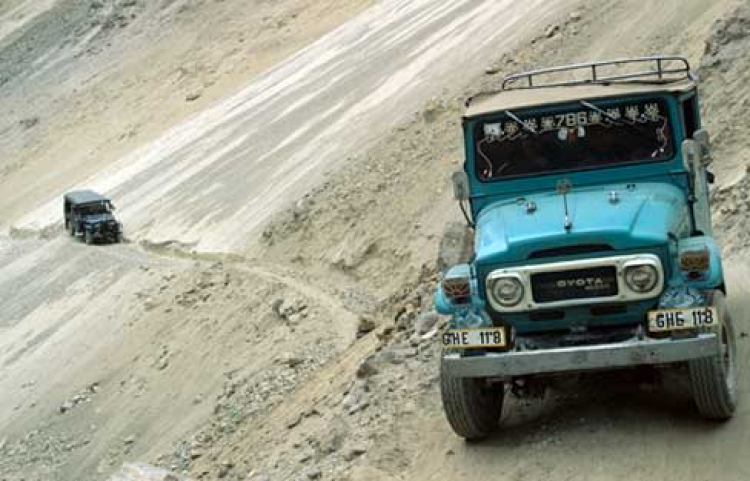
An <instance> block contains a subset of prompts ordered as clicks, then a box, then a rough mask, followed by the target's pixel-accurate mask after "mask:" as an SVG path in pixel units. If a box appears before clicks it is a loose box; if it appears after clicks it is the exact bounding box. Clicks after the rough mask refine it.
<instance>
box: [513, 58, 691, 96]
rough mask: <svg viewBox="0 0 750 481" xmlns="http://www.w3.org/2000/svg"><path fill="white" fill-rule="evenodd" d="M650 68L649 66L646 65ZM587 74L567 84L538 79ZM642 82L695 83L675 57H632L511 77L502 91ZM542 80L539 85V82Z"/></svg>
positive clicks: (686, 65)
mask: <svg viewBox="0 0 750 481" xmlns="http://www.w3.org/2000/svg"><path fill="white" fill-rule="evenodd" d="M643 64H646V66H645V68H646V69H645V70H639V71H636V72H623V73H614V72H610V74H609V75H606V73H607V72H601V70H607V68H608V67H609V69H608V70H610V71H611V70H615V68H616V67H622V66H633V65H643ZM649 64H650V65H649ZM584 71H585V72H586V73H587V75H586V77H584V78H580V79H575V80H566V81H558V82H546V83H545V82H544V81H543V79H540V78H539V77H542V76H545V75H553V74H559V73H565V72H567V73H574V74H575V73H580V72H584ZM638 79H640V80H644V81H654V82H674V81H678V80H682V79H689V80H696V77H695V76H694V75H693V74H692V72H691V71H690V63H688V61H687V59H685V58H684V57H677V56H651V57H634V58H623V59H618V60H608V61H603V62H588V63H578V64H571V65H563V66H560V67H552V68H544V69H539V70H530V71H528V72H521V73H517V74H513V75H508V76H507V77H505V78H504V79H503V85H502V89H501V90H517V89H533V88H544V87H563V86H570V85H585V84H602V83H612V82H619V81H624V80H638ZM523 80H526V82H527V85H517V84H518V83H519V82H521V81H523ZM540 80H542V81H540Z"/></svg>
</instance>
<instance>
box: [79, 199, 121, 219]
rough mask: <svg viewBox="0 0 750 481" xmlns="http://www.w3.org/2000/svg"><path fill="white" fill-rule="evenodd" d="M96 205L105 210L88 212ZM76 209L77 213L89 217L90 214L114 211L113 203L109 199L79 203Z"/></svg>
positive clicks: (104, 213) (103, 213)
mask: <svg viewBox="0 0 750 481" xmlns="http://www.w3.org/2000/svg"><path fill="white" fill-rule="evenodd" d="M93 206H96V207H99V208H101V209H102V210H103V212H93V213H92V212H86V210H87V209H89V208H91V207H93ZM73 208H74V210H75V212H76V214H78V215H80V216H83V217H89V216H95V215H106V214H111V213H112V204H111V203H110V202H109V201H104V200H103V201H98V202H87V203H85V204H77V205H75V206H74V207H73Z"/></svg>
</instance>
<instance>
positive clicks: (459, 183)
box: [451, 170, 469, 202]
mask: <svg viewBox="0 0 750 481" xmlns="http://www.w3.org/2000/svg"><path fill="white" fill-rule="evenodd" d="M451 179H452V180H453V198H454V199H456V200H457V201H459V202H462V201H465V200H468V199H469V176H468V175H466V172H464V171H463V170H459V171H458V172H454V173H453V175H452V176H451Z"/></svg>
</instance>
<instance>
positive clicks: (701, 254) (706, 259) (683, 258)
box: [680, 248, 711, 277]
mask: <svg viewBox="0 0 750 481" xmlns="http://www.w3.org/2000/svg"><path fill="white" fill-rule="evenodd" d="M710 268H711V253H710V252H709V251H708V248H704V249H700V250H694V251H683V252H680V270H682V271H685V272H687V273H688V275H689V276H691V277H692V274H693V273H696V274H700V273H703V272H706V271H708V270H709V269H710Z"/></svg>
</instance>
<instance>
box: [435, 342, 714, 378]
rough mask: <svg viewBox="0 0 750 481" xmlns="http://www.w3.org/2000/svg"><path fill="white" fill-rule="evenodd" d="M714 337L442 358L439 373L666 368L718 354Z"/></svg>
mask: <svg viewBox="0 0 750 481" xmlns="http://www.w3.org/2000/svg"><path fill="white" fill-rule="evenodd" d="M720 349H721V344H720V341H719V337H718V336H717V334H715V333H706V334H700V335H698V336H697V337H693V338H684V339H648V338H646V339H642V340H641V339H638V338H633V339H630V340H627V341H623V342H616V343H610V344H596V345H586V346H574V347H560V348H553V349H539V350H533V351H510V352H503V353H485V354H482V355H478V356H464V357H462V356H461V355H460V354H458V353H444V354H443V370H444V372H445V373H447V374H449V375H451V376H454V377H500V378H502V377H514V376H528V375H532V374H554V373H563V372H577V371H591V370H608V369H617V368H624V367H633V366H643V365H653V364H670V363H676V362H681V361H689V360H691V359H699V358H703V357H710V356H714V355H717V354H719V353H720Z"/></svg>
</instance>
